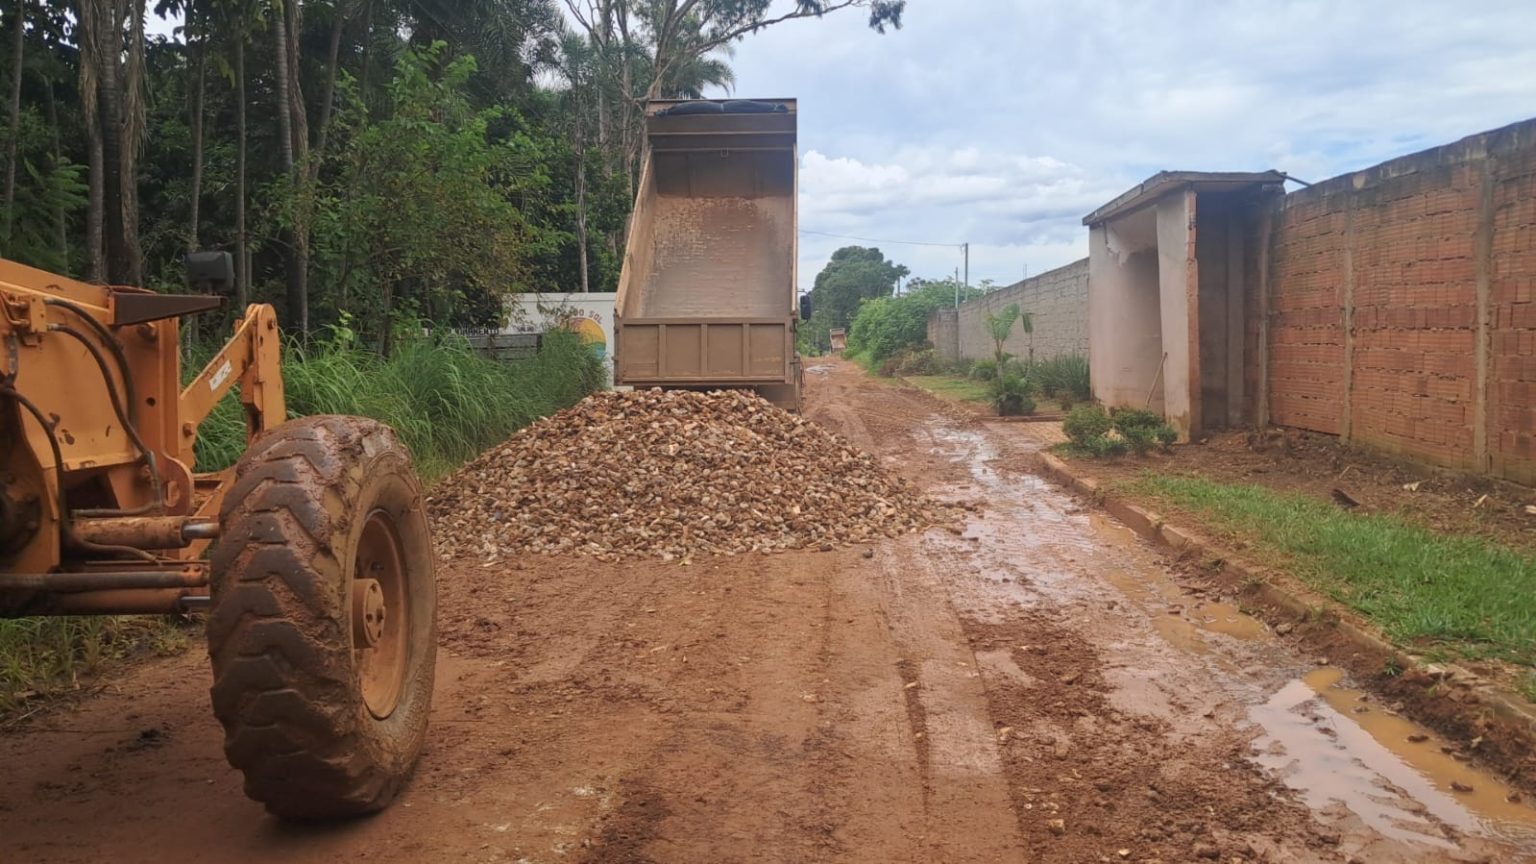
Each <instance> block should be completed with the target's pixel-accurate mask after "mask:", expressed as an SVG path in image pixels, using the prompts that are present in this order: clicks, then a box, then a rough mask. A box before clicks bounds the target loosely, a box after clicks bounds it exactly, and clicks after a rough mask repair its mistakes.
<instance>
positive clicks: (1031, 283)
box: [928, 258, 1088, 360]
mask: <svg viewBox="0 0 1536 864" xmlns="http://www.w3.org/2000/svg"><path fill="white" fill-rule="evenodd" d="M1014 303H1017V304H1019V310H1020V311H1021V312H1028V313H1031V314H1032V315H1033V316H1034V329H1035V332H1034V349H1035V357H1036V358H1037V359H1045V358H1047V357H1055V356H1058V355H1062V354H1081V355H1083V356H1084V357H1086V356H1088V259H1087V258H1084V259H1083V260H1081V261H1075V262H1073V263H1071V264H1068V265H1066V266H1065V267H1058V268H1056V269H1055V270H1049V271H1047V272H1045V273H1041V274H1040V275H1038V276H1031V277H1030V278H1028V279H1025V280H1023V281H1022V282H1016V283H1014V284H1012V285H1009V286H1008V287H1006V288H1000V289H998V290H996V291H993V292H992V293H990V294H988V295H986V296H985V297H978V298H976V299H975V300H971V301H969V302H967V303H962V304H960V309H959V314H958V320H957V321H956V323H955V327H956V354H957V356H958V357H959V358H960V359H962V360H980V359H982V358H984V357H991V356H992V352H993V347H994V346H993V344H992V336H991V333H990V331H988V329H987V313H989V312H999V311H1001V310H1003V309H1006V308H1007V307H1008V306H1009V305H1011V304H1014ZM944 311H951V312H952V310H940V312H944ZM939 314H940V313H935V314H934V315H930V316H929V318H928V331H929V338H930V341H932V337H933V335H934V334H935V332H936V330H935V322H936V319H937V318H938V315H939ZM934 346H935V348H938V347H939V343H938V342H936V341H935V342H934ZM1029 346H1030V337H1029V336H1027V335H1025V333H1024V331H1023V330H1022V329H1020V328H1019V327H1018V326H1015V327H1014V328H1013V334H1012V335H1011V336H1010V337H1009V338H1008V342H1007V343H1006V344H1005V346H1004V347H1005V348H1006V350H1007V351H1008V352H1009V353H1010V354H1013V355H1015V356H1018V357H1025V356H1027V355H1028V354H1029Z"/></svg>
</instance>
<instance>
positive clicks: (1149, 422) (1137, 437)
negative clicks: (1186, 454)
mask: <svg viewBox="0 0 1536 864" xmlns="http://www.w3.org/2000/svg"><path fill="white" fill-rule="evenodd" d="M1113 422H1114V427H1115V431H1116V432H1118V433H1119V434H1120V437H1121V438H1123V439H1125V442H1126V444H1128V445H1129V446H1130V448H1131V450H1132V451H1133V452H1135V454H1136V455H1137V456H1145V455H1146V454H1147V453H1149V452H1151V451H1152V449H1153V448H1154V447H1156V446H1158V445H1159V444H1161V445H1162V446H1163V447H1165V448H1166V447H1168V446H1170V445H1172V444H1173V442H1174V441H1177V440H1178V438H1179V433H1178V432H1176V431H1175V430H1174V428H1173V427H1172V426H1169V425H1168V424H1167V423H1165V422H1163V415H1161V414H1159V413H1157V412H1156V411H1147V410H1145V409H1141V408H1121V409H1120V410H1118V411H1116V412H1115V413H1114V417H1113Z"/></svg>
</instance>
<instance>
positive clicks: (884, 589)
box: [0, 363, 1531, 864]
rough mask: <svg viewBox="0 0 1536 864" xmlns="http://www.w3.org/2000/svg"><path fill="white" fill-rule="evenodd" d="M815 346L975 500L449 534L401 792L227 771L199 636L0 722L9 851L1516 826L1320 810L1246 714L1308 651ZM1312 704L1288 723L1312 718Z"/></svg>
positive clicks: (1370, 835) (745, 849)
mask: <svg viewBox="0 0 1536 864" xmlns="http://www.w3.org/2000/svg"><path fill="white" fill-rule="evenodd" d="M809 377H810V388H809V406H808V410H807V413H808V415H809V416H810V417H811V418H812V419H814V420H816V421H818V422H820V423H823V424H825V425H827V426H828V427H830V428H832V429H834V430H835V431H837V432H839V433H841V434H843V435H845V436H846V437H848V438H849V439H851V440H852V441H853V442H854V443H855V444H857V445H859V446H861V447H864V448H866V449H868V450H870V451H871V452H873V453H875V454H876V455H878V456H879V457H881V458H882V459H884V460H886V461H887V463H888V464H889V465H891V466H893V467H894V468H895V469H896V470H899V471H901V472H902V473H904V474H905V475H906V476H907V477H908V478H909V479H911V480H912V481H913V482H915V483H916V484H918V485H919V486H921V487H923V488H925V489H928V490H929V491H931V492H933V493H934V494H937V495H940V496H942V497H944V498H945V499H946V500H951V501H955V502H957V503H968V504H973V505H974V504H978V503H979V504H981V505H982V506H983V510H984V516H983V515H977V516H976V517H974V518H973V519H972V520H970V522H969V523H968V526H967V528H966V529H965V530H964V531H963V532H962V533H961V534H960V535H959V536H957V535H956V534H955V533H952V532H948V531H945V530H942V529H934V530H930V531H927V532H923V533H914V534H910V535H907V536H904V537H900V538H896V539H892V540H882V541H881V542H879V543H878V544H874V545H870V546H868V547H857V548H852V549H845V550H839V551H835V552H827V553H818V552H794V553H783V554H773V555H763V554H753V555H745V556H737V557H720V558H701V559H695V560H694V561H693V562H692V563H691V564H689V565H687V566H682V565H681V564H679V563H676V562H673V563H663V562H659V561H643V562H632V563H625V564H609V563H602V562H595V561H592V560H590V559H577V560H564V559H553V558H549V557H545V556H535V555H527V556H522V557H519V558H516V559H513V560H511V561H506V560H503V561H499V562H495V563H491V564H481V563H477V562H474V561H468V562H458V563H456V564H454V565H453V566H451V567H446V568H444V569H443V570H441V571H440V573H439V580H440V600H439V608H440V610H441V614H442V630H443V644H442V651H441V653H440V657H439V669H438V685H437V686H438V689H437V694H436V699H435V704H434V708H433V715H432V726H431V730H430V732H429V744H428V748H427V752H426V754H425V756H424V757H423V760H422V763H421V766H420V768H419V770H418V772H417V776H416V778H415V780H414V781H413V782H412V784H411V785H410V787H409V788H408V789H407V790H406V792H405V793H404V795H403V797H402V798H401V800H400V801H399V802H398V803H397V804H396V805H395V806H393V807H391V808H390V809H389V810H387V811H385V812H384V813H382V814H380V815H378V816H376V817H373V818H370V819H365V820H361V821H355V822H351V823H346V824H343V825H339V826H306V827H294V826H289V825H284V824H282V823H280V822H278V821H276V820H274V819H272V818H270V817H267V816H265V815H264V814H263V812H262V810H261V809H260V807H259V806H258V805H255V804H253V803H251V802H250V801H248V800H246V799H245V798H244V797H243V796H242V795H241V793H240V781H239V778H238V776H237V775H235V774H234V773H233V772H231V771H230V770H229V769H228V768H227V767H226V766H225V764H224V759H223V756H222V754H221V752H220V747H219V742H220V734H219V730H218V727H217V725H216V723H215V722H214V720H213V718H212V716H211V714H210V712H209V710H208V705H207V701H208V696H207V685H208V679H209V673H208V667H207V661H206V659H205V658H204V657H203V656H201V654H200V653H199V652H195V651H194V652H189V653H187V654H186V655H184V656H181V657H178V658H173V659H169V660H163V661H156V662H149V663H145V664H142V665H139V666H137V667H135V668H131V669H127V670H125V671H123V672H122V673H121V674H120V675H119V676H118V677H117V679H116V680H115V681H113V682H111V683H110V685H109V686H108V687H107V688H106V691H105V692H103V693H101V694H99V695H97V696H94V697H91V698H88V699H86V700H84V701H83V702H82V703H81V704H80V705H78V706H76V707H74V708H72V709H68V710H64V709H61V710H57V711H53V712H47V713H45V714H43V715H40V716H38V717H35V718H33V720H32V721H31V722H30V723H29V724H28V725H26V726H25V727H23V728H20V729H16V730H11V731H9V732H7V733H5V734H4V735H3V736H0V765H3V766H4V774H5V782H4V783H3V784H0V861H4V862H12V861H16V862H55V861H67V862H99V861H113V862H155V864H162V862H180V861H221V862H247V861H249V862H264V864H265V862H272V861H279V860H281V861H284V862H295V864H304V862H332V861H336V860H368V861H376V862H420V861H448V860H465V861H483V862H494V861H505V862H522V861H527V862H554V861H573V862H615V864H618V862H624V864H633V862H668V864H670V862H700V864H705V862H708V864H718V862H737V861H740V862H748V861H752V862H756V861H797V862H869V864H886V862H898V861H901V862H928V861H946V862H971V861H974V862H996V861H1003V862H1084V861H1087V862H1098V861H1140V862H1151V861H1162V862H1175V861H1202V860H1220V861H1223V862H1229V864H1230V862H1235V861H1243V862H1254V861H1271V862H1281V861H1284V862H1293V861H1300V862H1309V861H1330V862H1343V861H1349V860H1354V861H1371V862H1389V864H1390V862H1410V861H1414V862H1418V861H1425V862H1450V861H1461V862H1464V861H1489V862H1491V861H1515V860H1520V856H1521V855H1524V854H1527V853H1528V852H1529V851H1530V848H1531V847H1527V846H1524V845H1521V844H1520V843H1515V844H1513V845H1511V842H1510V841H1509V840H1508V839H1507V838H1506V839H1500V838H1499V837H1497V836H1494V835H1493V834H1491V833H1489V832H1486V831H1483V830H1481V829H1480V828H1476V826H1475V825H1471V827H1468V826H1467V825H1462V826H1460V827H1458V825H1457V824H1452V823H1451V822H1448V821H1446V820H1444V819H1442V818H1440V816H1439V814H1440V813H1441V812H1442V811H1441V810H1439V809H1437V808H1438V807H1439V805H1430V806H1425V805H1420V804H1418V803H1417V802H1415V801H1413V800H1411V796H1409V795H1408V793H1406V792H1404V791H1403V790H1402V789H1398V788H1396V787H1392V786H1390V785H1384V786H1379V787H1378V786H1371V787H1370V788H1371V789H1372V794H1373V795H1375V796H1377V797H1379V798H1381V799H1382V800H1384V801H1385V800H1388V799H1391V801H1392V802H1395V803H1393V804H1392V805H1391V806H1392V807H1398V808H1399V809H1394V810H1392V812H1393V813H1394V814H1396V815H1394V816H1392V817H1391V818H1392V820H1396V821H1391V822H1389V823H1382V822H1379V821H1372V820H1371V819H1370V818H1367V817H1365V816H1361V815H1360V814H1358V813H1355V812H1352V811H1351V810H1350V809H1348V808H1347V807H1345V806H1344V805H1342V804H1339V805H1328V806H1317V807H1316V808H1315V809H1314V807H1313V806H1310V805H1309V804H1308V803H1307V800H1308V799H1307V796H1306V794H1305V793H1304V792H1303V791H1297V789H1298V788H1300V787H1299V786H1298V785H1297V781H1296V780H1295V778H1290V779H1287V778H1288V776H1289V775H1287V774H1286V772H1278V773H1277V772H1271V771H1269V770H1267V769H1264V768H1261V767H1259V766H1258V765H1257V764H1256V762H1255V761H1254V757H1255V753H1256V750H1255V747H1256V746H1264V747H1267V748H1269V750H1271V751H1272V750H1273V749H1274V747H1276V746H1278V745H1275V744H1273V743H1270V744H1263V743H1262V742H1260V741H1259V740H1258V738H1259V736H1260V734H1261V730H1260V728H1259V727H1257V726H1255V725H1254V723H1253V722H1252V721H1251V720H1250V717H1251V716H1252V715H1251V711H1252V710H1253V708H1254V706H1255V705H1260V704H1262V703H1263V702H1264V700H1266V699H1268V698H1269V696H1270V694H1271V693H1273V692H1274V691H1275V689H1276V688H1278V687H1280V686H1281V685H1283V684H1285V683H1286V682H1294V681H1295V679H1296V677H1297V676H1298V675H1299V674H1300V672H1302V671H1305V670H1306V669H1308V668H1309V667H1310V666H1311V661H1310V659H1309V658H1306V657H1303V656H1300V655H1298V654H1296V653H1294V652H1292V651H1291V650H1290V649H1289V648H1287V647H1286V645H1285V644H1284V643H1282V642H1278V641H1275V640H1273V639H1272V638H1266V639H1256V640H1253V641H1243V642H1238V641H1236V640H1231V639H1228V638H1227V637H1224V636H1220V635H1219V634H1214V635H1213V634H1210V633H1207V632H1205V631H1203V630H1202V631H1200V632H1198V633H1197V632H1196V629H1197V628H1196V624H1197V623H1198V622H1196V621H1194V619H1193V618H1190V617H1189V616H1188V615H1187V614H1186V613H1185V610H1184V609H1183V607H1182V606H1180V608H1179V610H1178V612H1177V614H1175V613H1173V612H1170V611H1169V610H1170V609H1171V608H1172V607H1169V608H1164V607H1163V606H1162V605H1148V604H1147V603H1145V602H1143V601H1142V600H1138V599H1136V597H1139V596H1140V595H1141V592H1140V589H1139V588H1137V587H1136V585H1137V584H1138V582H1137V580H1143V579H1145V580H1152V581H1154V582H1156V583H1157V584H1164V583H1166V584H1168V585H1174V582H1173V581H1172V580H1174V579H1176V577H1177V574H1176V573H1174V571H1173V570H1172V569H1170V562H1167V561H1164V560H1162V559H1160V558H1159V557H1158V555H1157V553H1156V552H1155V551H1154V550H1151V549H1150V548H1148V547H1146V546H1145V545H1144V544H1140V543H1139V541H1135V540H1134V539H1127V538H1125V537H1124V536H1122V535H1123V534H1124V532H1123V530H1121V529H1116V528H1114V526H1112V525H1108V524H1106V523H1104V522H1103V521H1102V520H1100V519H1099V517H1097V516H1092V515H1090V514H1087V513H1085V512H1084V511H1083V510H1082V509H1081V508H1080V507H1079V506H1078V504H1077V503H1076V502H1074V501H1073V500H1072V499H1071V498H1070V497H1068V496H1065V495H1062V494H1061V493H1059V492H1057V491H1055V490H1054V489H1052V488H1051V487H1049V486H1048V485H1047V484H1044V483H1043V482H1042V481H1040V480H1039V479H1038V478H1036V477H1034V476H1033V475H1030V474H1024V473H1015V472H1012V471H1010V470H1008V469H1007V466H1008V465H1009V464H1011V463H1012V462H1014V461H1015V460H1016V459H1018V458H1020V457H1022V456H1023V455H1025V454H1027V453H1028V452H1030V451H1031V450H1032V448H1033V447H1034V445H1033V444H1031V443H1030V442H1029V441H1027V440H1026V439H1024V438H1021V437H1018V436H1016V435H1014V434H1012V433H1007V432H1005V431H1000V430H998V429H997V428H996V427H994V426H992V425H990V424H982V423H980V422H977V421H976V420H975V419H974V418H972V417H971V416H970V415H968V414H967V413H965V412H964V411H962V410H959V409H955V408H954V407H953V406H945V405H943V404H941V403H939V402H937V401H936V400H933V399H932V398H931V397H928V396H926V395H924V394H922V393H919V392H916V391H911V390H906V389H901V388H895V387H891V386H888V385H886V384H883V383H880V382H876V381H874V380H872V379H869V378H867V377H866V376H864V375H863V374H862V373H861V372H859V371H858V370H856V369H855V368H854V367H852V366H851V365H850V364H843V363H836V364H833V365H832V368H831V369H827V370H822V374H817V375H812V376H809ZM1013 425H1019V424H1009V427H1010V428H1011V426H1013ZM1174 590H1177V588H1176V586H1175V588H1174ZM1190 608H1191V609H1193V604H1191V606H1190ZM1171 625H1178V626H1179V627H1183V628H1188V632H1187V633H1186V632H1185V630H1183V629H1175V630H1170V629H1169V628H1170V626H1171ZM1180 634H1183V635H1180ZM1191 634H1193V635H1191ZM1314 702H1315V700H1314ZM1308 704H1309V705H1310V704H1312V703H1308ZM1322 713H1323V712H1320V711H1313V713H1309V714H1307V716H1306V717H1300V718H1298V719H1297V720H1296V722H1297V723H1298V724H1299V728H1302V729H1303V730H1304V731H1305V732H1306V734H1308V735H1312V736H1314V737H1316V736H1317V735H1319V734H1320V732H1319V730H1314V728H1313V726H1312V725H1309V724H1313V723H1314V720H1312V719H1310V718H1312V717H1314V716H1316V717H1321V716H1322ZM1331 722H1337V721H1336V720H1335V721H1331ZM1319 728H1320V727H1319ZM1324 737H1326V736H1324ZM1319 740H1321V739H1319ZM1340 746H1343V745H1340ZM1357 755H1358V756H1359V758H1360V759H1362V760H1367V755H1368V754H1355V753H1354V752H1353V751H1341V755H1340V756H1339V759H1340V760H1341V761H1340V763H1339V764H1341V765H1354V764H1355V762H1354V761H1353V760H1354V759H1355V757H1356V756H1357ZM1367 761H1368V760H1367ZM1362 764H1363V763H1362ZM1453 804H1454V802H1453ZM1399 805H1400V806H1399ZM1373 806H1374V805H1373ZM1382 806H1383V807H1386V806H1388V805H1382ZM1398 822H1404V823H1407V822H1411V823H1413V824H1412V826H1410V827H1409V828H1407V829H1403V830H1398V827H1399V826H1398Z"/></svg>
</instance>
